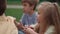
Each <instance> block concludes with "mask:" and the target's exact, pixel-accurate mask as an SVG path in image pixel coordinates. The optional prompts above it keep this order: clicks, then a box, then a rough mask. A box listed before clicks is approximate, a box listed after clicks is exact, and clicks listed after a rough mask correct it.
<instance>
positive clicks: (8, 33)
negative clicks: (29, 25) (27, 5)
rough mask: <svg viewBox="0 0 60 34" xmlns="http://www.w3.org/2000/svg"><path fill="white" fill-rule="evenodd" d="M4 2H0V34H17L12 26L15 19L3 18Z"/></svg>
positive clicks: (4, 0)
mask: <svg viewBox="0 0 60 34" xmlns="http://www.w3.org/2000/svg"><path fill="white" fill-rule="evenodd" d="M5 10H6V0H0V34H18V30H17V28H16V26H15V24H14V20H15V18H13V17H11V16H5V14H4V13H5Z"/></svg>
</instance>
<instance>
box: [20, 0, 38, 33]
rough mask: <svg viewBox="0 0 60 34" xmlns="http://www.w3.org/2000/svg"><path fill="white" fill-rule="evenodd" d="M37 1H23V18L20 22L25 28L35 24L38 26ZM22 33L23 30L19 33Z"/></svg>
mask: <svg viewBox="0 0 60 34" xmlns="http://www.w3.org/2000/svg"><path fill="white" fill-rule="evenodd" d="M37 2H38V1H36V0H22V5H23V11H24V13H23V16H22V18H21V20H20V22H21V23H22V24H23V25H24V26H25V27H30V26H31V25H33V24H36V22H37V18H36V17H37V13H36V12H35V8H36V5H37ZM19 34H22V33H21V30H20V32H19Z"/></svg>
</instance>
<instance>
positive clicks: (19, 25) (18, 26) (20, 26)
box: [14, 21, 24, 30]
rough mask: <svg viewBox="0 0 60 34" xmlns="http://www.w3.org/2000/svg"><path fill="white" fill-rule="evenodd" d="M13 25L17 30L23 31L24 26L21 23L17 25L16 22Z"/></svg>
mask: <svg viewBox="0 0 60 34" xmlns="http://www.w3.org/2000/svg"><path fill="white" fill-rule="evenodd" d="M14 23H15V25H16V27H17V28H18V29H19V30H20V29H24V26H23V24H22V23H19V22H16V21H14Z"/></svg>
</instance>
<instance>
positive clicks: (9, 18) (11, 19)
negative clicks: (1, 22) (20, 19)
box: [7, 16, 16, 21]
mask: <svg viewBox="0 0 60 34" xmlns="http://www.w3.org/2000/svg"><path fill="white" fill-rule="evenodd" d="M7 19H8V20H10V21H14V20H16V18H15V17H12V16H7Z"/></svg>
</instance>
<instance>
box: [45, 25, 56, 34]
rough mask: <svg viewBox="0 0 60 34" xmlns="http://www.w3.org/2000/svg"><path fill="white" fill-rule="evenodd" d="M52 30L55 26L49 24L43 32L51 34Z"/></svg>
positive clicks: (53, 30)
mask: <svg viewBox="0 0 60 34" xmlns="http://www.w3.org/2000/svg"><path fill="white" fill-rule="evenodd" d="M54 32H55V27H54V26H49V27H48V29H47V30H46V32H45V34H52V33H54Z"/></svg>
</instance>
